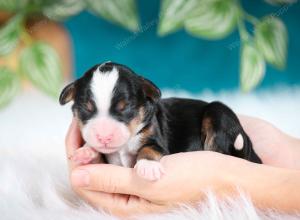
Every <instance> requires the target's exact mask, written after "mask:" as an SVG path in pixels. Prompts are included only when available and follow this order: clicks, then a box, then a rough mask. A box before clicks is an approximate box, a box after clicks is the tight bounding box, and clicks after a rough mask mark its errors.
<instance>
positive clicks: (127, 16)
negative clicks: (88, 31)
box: [85, 0, 139, 31]
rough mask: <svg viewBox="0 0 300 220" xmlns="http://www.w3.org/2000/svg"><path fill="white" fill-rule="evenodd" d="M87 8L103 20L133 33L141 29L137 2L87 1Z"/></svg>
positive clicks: (122, 0)
mask: <svg viewBox="0 0 300 220" xmlns="http://www.w3.org/2000/svg"><path fill="white" fill-rule="evenodd" d="M85 1H86V3H87V8H88V9H89V10H90V11H92V12H93V13H95V14H96V15H100V16H102V17H103V18H105V19H107V20H109V21H111V22H113V23H116V24H119V25H121V26H123V27H125V28H127V29H129V30H131V31H137V30H138V28H139V22H138V16H137V6H136V2H135V0H109V1H107V0H97V1H95V0H85Z"/></svg>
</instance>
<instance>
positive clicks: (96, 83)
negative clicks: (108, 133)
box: [91, 67, 119, 115]
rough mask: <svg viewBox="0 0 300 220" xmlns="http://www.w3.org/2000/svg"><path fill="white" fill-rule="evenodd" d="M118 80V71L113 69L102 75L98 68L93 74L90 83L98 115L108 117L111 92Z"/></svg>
mask: <svg viewBox="0 0 300 220" xmlns="http://www.w3.org/2000/svg"><path fill="white" fill-rule="evenodd" d="M118 78H119V71H118V70H117V68H115V67H114V68H113V69H112V71H110V72H105V73H103V72H101V71H100V70H99V68H97V70H96V71H95V72H94V75H93V79H92V82H91V91H92V93H93V96H94V101H95V103H96V106H97V109H98V114H100V115H108V111H109V108H110V104H111V99H112V97H113V90H114V88H115V86H116V83H117V80H118Z"/></svg>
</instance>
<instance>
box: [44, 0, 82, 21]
mask: <svg viewBox="0 0 300 220" xmlns="http://www.w3.org/2000/svg"><path fill="white" fill-rule="evenodd" d="M84 7H85V3H84V1H78V0H62V1H58V2H54V4H52V5H50V6H48V7H45V8H44V9H43V13H44V15H46V16H47V17H48V18H49V19H51V20H57V21H61V20H64V19H66V18H68V17H71V16H73V15H75V14H77V13H79V12H80V11H82V10H83V9H84Z"/></svg>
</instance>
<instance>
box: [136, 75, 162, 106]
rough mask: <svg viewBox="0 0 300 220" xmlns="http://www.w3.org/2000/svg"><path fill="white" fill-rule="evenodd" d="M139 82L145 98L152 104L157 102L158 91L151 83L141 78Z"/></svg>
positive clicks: (159, 94)
mask: <svg viewBox="0 0 300 220" xmlns="http://www.w3.org/2000/svg"><path fill="white" fill-rule="evenodd" d="M141 80H142V87H143V90H144V92H145V94H146V96H147V98H150V99H151V100H152V101H154V102H156V101H158V100H159V99H160V97H161V92H160V89H159V88H158V87H157V86H156V85H155V84H154V83H153V82H151V81H150V80H148V79H145V78H144V77H141Z"/></svg>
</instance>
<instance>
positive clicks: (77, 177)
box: [71, 170, 90, 187]
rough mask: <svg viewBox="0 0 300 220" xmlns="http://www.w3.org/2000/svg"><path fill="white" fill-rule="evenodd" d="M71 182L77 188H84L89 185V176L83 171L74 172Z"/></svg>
mask: <svg viewBox="0 0 300 220" xmlns="http://www.w3.org/2000/svg"><path fill="white" fill-rule="evenodd" d="M71 181H72V183H73V185H75V186H78V187H86V186H88V185H89V184H90V175H89V173H88V172H87V171H85V170H75V171H73V172H72V175H71Z"/></svg>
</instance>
